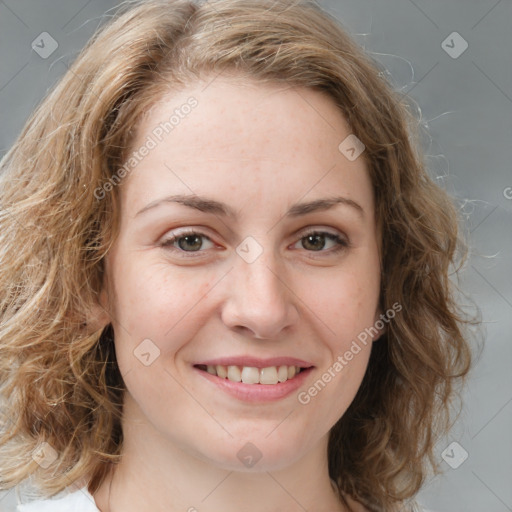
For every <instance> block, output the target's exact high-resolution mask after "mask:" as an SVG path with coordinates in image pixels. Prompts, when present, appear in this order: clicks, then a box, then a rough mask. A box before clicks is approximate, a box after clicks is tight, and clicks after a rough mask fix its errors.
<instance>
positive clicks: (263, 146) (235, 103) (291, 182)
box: [125, 78, 371, 207]
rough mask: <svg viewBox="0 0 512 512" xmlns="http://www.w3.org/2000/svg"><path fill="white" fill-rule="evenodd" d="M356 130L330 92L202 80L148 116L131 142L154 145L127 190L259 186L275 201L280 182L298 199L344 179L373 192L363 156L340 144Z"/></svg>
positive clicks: (358, 190) (139, 194)
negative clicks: (347, 151) (348, 153)
mask: <svg viewBox="0 0 512 512" xmlns="http://www.w3.org/2000/svg"><path fill="white" fill-rule="evenodd" d="M350 135H351V132H350V127H349V126H348V124H347V122H346V120H345V119H344V117H343V116H342V114H341V111H340V110H339V108H338V107H337V106H336V104H335V103H334V101H333V100H332V99H331V98H330V97H329V96H328V95H327V94H324V93H321V92H318V91H315V90H312V89H307V88H300V87H293V86H289V85H281V84H268V83H262V82H256V81H251V80H234V79H227V78H217V79H214V80H213V81H210V82H208V81H206V82H198V83H195V84H191V85H190V86H189V87H187V88H185V89H184V90H180V91H172V92H169V93H168V94H165V95H164V96H163V97H162V98H161V99H160V100H159V101H158V102H157V103H156V104H154V105H153V107H152V108H151V110H150V111H148V112H147V113H146V115H145V116H144V117H143V118H142V120H141V123H140V124H139V126H138V130H137V134H136V138H135V140H134V143H133V146H132V150H133V151H135V152H137V151H139V150H140V149H141V148H143V147H144V146H145V145H146V146H151V149H150V150H149V151H145V153H146V154H145V156H144V158H142V159H139V160H138V161H137V163H136V165H135V166H134V168H133V171H134V172H131V174H130V176H129V180H128V181H129V182H132V184H131V185H128V187H127V190H125V196H126V197H128V198H129V200H130V201H129V202H130V203H131V204H133V205H134V207H142V206H144V204H145V203H147V202H149V201H151V200H154V199H155V198H157V196H158V195H159V194H160V193H161V192H162V191H163V189H164V188H169V189H172V192H175V193H197V194H199V193H204V192H210V191H212V190H215V191H217V193H222V192H227V193H229V192H230V191H231V192H234V191H237V192H238V193H239V194H243V193H244V192H246V193H252V194H253V195H254V194H257V193H259V194H266V197H267V199H268V201H271V199H272V198H276V197H278V196H279V192H280V193H281V196H283V195H284V196H286V195H287V194H289V195H290V196H291V198H290V199H291V200H294V201H295V200H297V199H298V198H299V197H298V195H299V196H304V195H306V194H313V195H314V193H318V194H324V195H325V193H328V192H330V191H331V189H332V188H333V187H334V188H340V187H341V188H342V189H344V190H340V192H345V193H346V194H348V195H351V194H355V195H359V196H365V197H364V200H365V201H366V202H368V201H370V202H371V197H370V196H371V183H370V182H369V177H368V173H367V170H366V165H365V162H364V159H363V158H357V159H356V160H354V161H351V160H349V159H348V158H347V157H346V156H345V155H344V154H343V152H342V151H340V143H342V142H343V141H344V140H346V138H347V137H348V136H350ZM139 153H140V151H139ZM175 189H179V190H175ZM369 194H370V195H369ZM246 195H247V194H246ZM360 199H363V198H361V197H360Z"/></svg>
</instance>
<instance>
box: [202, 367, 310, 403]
mask: <svg viewBox="0 0 512 512" xmlns="http://www.w3.org/2000/svg"><path fill="white" fill-rule="evenodd" d="M194 370H196V371H197V372H199V373H200V374H201V375H202V376H203V377H204V378H205V379H207V380H208V381H209V382H211V383H212V384H214V385H215V386H218V387H219V388H220V389H221V390H222V391H224V392H225V393H227V394H228V395H231V396H233V397H235V398H237V399H238V400H242V401H244V402H274V401H276V400H281V399H282V398H286V397H287V396H288V395H290V394H292V393H293V392H294V391H297V389H298V388H299V387H300V386H301V385H302V384H304V381H305V380H306V379H307V378H308V375H309V374H310V373H311V371H312V370H313V367H310V368H307V369H305V370H302V371H301V372H300V373H299V374H298V375H296V376H295V377H293V379H289V380H286V381H285V382H278V383H277V384H244V383H243V382H233V381H232V380H229V379H221V378H220V377H217V376H216V375H212V374H211V373H208V372H205V371H204V370H200V369H199V368H195V367H194Z"/></svg>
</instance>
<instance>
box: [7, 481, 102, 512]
mask: <svg viewBox="0 0 512 512" xmlns="http://www.w3.org/2000/svg"><path fill="white" fill-rule="evenodd" d="M16 510H17V511H18V512H100V509H99V508H98V507H97V506H96V502H95V501H94V498H93V497H92V495H91V494H90V493H89V491H88V490H87V487H83V488H82V489H80V490H78V491H74V492H71V493H69V494H68V495H67V496H64V497H61V498H58V499H55V498H54V499H49V500H38V501H32V502H31V503H27V504H25V505H18V507H17V508H16Z"/></svg>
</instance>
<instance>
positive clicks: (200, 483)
mask: <svg viewBox="0 0 512 512" xmlns="http://www.w3.org/2000/svg"><path fill="white" fill-rule="evenodd" d="M137 409H138V407H137V406H136V404H135V403H134V402H133V401H131V400H130V399H129V398H128V399H127V400H126V401H125V409H124V419H123V437H124V442H123V457H122V460H121V462H120V463H119V464H118V465H117V466H116V467H115V470H113V471H112V472H111V473H110V475H109V477H108V478H107V479H106V480H105V481H104V482H103V484H102V485H101V486H100V488H99V489H98V491H97V492H96V493H95V494H94V499H95V501H96V504H97V506H98V508H99V509H100V510H101V512H119V511H121V510H122V511H123V512H131V511H139V510H152V511H154V512H160V511H162V512H164V511H165V512H178V511H179V512H185V511H186V512H199V511H200V512H218V511H222V512H235V511H239V510H244V511H246V512H253V511H254V512H256V511H258V512H260V511H261V510H265V511H268V512H273V511H276V512H277V511H281V510H286V511H288V512H299V511H300V512H303V511H304V510H315V511H318V512H334V511H337V512H338V511H339V512H343V511H345V510H346V509H345V508H344V507H343V506H342V505H341V503H340V501H339V498H338V497H337V495H336V493H335V491H334V490H333V488H332V486H331V482H330V479H329V473H328V465H327V440H328V439H327V436H325V438H322V440H321V442H319V443H318V445H317V446H315V447H314V449H312V450H310V451H309V452H307V454H306V455H305V456H304V457H303V458H301V459H300V460H298V461H296V462H295V463H293V464H292V465H291V466H289V467H286V468H284V469H282V468H281V469H279V470H276V471H273V470H267V471H259V472H258V471H254V470H251V471H247V472H237V471H228V470H225V469H222V468H219V467H217V466H215V465H214V464H213V463H212V462H211V461H205V460H202V459H200V458H198V457H197V456H195V455H192V454H190V453H187V452H186V451H184V450H183V449H182V448H181V447H179V446H178V445H177V444H176V443H174V442H172V441H171V440H169V439H168V438H164V437H163V436H162V435H161V434H160V433H159V432H157V431H156V430H155V429H154V428H153V427H152V426H151V425H149V424H148V423H147V421H146V420H145V419H144V418H142V417H141V415H139V414H138V411H137Z"/></svg>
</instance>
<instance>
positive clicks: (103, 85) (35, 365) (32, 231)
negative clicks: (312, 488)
mask: <svg viewBox="0 0 512 512" xmlns="http://www.w3.org/2000/svg"><path fill="white" fill-rule="evenodd" d="M125 7H129V8H128V9H126V8H125ZM219 73H229V74H232V75H233V76H242V77H248V78H252V79H255V80H257V81H261V82H269V83H285V84H291V85H296V86H302V87H307V88H311V89H315V90H318V91H322V92H324V93H326V94H328V95H329V96H330V97H331V98H332V100H333V101H334V102H335V103H336V105H337V107H338V108H339V109H340V111H341V112H342V114H343V115H344V117H345V118H346V120H347V122H348V124H349V126H350V128H351V131H352V132H353V133H354V134H355V135H356V136H357V137H358V138H359V139H360V140H361V141H362V142H363V143H364V145H365V147H366V149H365V152H364V153H363V157H364V158H365V159H366V162H367V165H368V169H369V173H370V176H371V180H372V183H373V187H374V192H375V204H376V218H377V221H378V223H379V225H380V229H381V233H382V241H381V242H382V262H381V266H382V278H381V281H382V286H381V300H380V302H381V304H380V305H381V308H382V311H386V310H388V309H389V308H391V307H392V305H393V304H396V303H398V304H401V305H403V309H402V311H401V312H400V314H398V315H396V317H395V318H394V320H393V321H392V322H390V323H389V325H388V328H387V332H386V333H385V335H384V336H383V337H382V338H381V339H380V340H379V342H378V343H375V344H374V347H373V348H372V354H371V358H370V362H369V367H368V371H367V372H366V375H365V377H364V380H363V382H362V385H361V387H360V389H359V391H358V393H357V396H356V397H355V399H354V401H353V403H352V404H351V405H350V407H349V409H348V410H347V411H346V413H345V414H344V415H343V417H342V418H340V419H339V421H338V422H337V424H336V425H335V426H334V427H333V429H332V431H331V435H330V441H329V472H330V476H331V478H332V479H333V480H334V481H335V482H336V483H337V485H338V487H339V491H340V496H342V493H345V494H347V495H350V496H352V497H353V498H354V499H356V500H357V501H360V502H361V503H363V504H364V505H365V506H367V507H368V508H370V509H371V510H382V509H385V510H392V509H394V507H395V506H397V504H399V503H400V502H402V501H403V500H407V499H408V498H410V497H412V496H414V495H415V494H416V493H417V491H418V490H419V489H420V487H421V485H422V484H423V482H424V480H425V477H426V474H427V463H428V462H429V463H430V465H431V466H432V467H433V468H434V469H435V470H436V471H437V468H436V461H435V459H434V457H433V447H434V444H435V441H436V439H438V437H439V436H440V435H442V434H443V433H445V432H446V431H447V429H448V428H450V426H451V424H450V417H451V413H450V405H451V403H452V401H453V398H454V397H455V396H456V387H455V385H456V384H457V383H459V382H462V381H463V378H464V376H466V374H467V373H468V370H469V368H470V365H471V357H472V356H471V351H470V348H469V344H468V342H467V341H466V339H465V337H464V335H463V331H462V328H463V323H464V319H463V317H462V315H461V314H460V312H459V310H458V308H457V305H456V302H455V300H454V298H453V293H454V292H453V285H452V282H451V281H450V279H449V275H448V274H449V271H450V269H451V268H452V265H453V263H454V261H455V259H456V255H457V251H456V249H457V241H458V227H457V215H456V210H455V208H454V206H453V205H452V202H451V201H450V199H449V198H448V196H447V195H446V193H445V192H444V191H443V190H442V189H440V188H439V187H438V186H437V185H436V184H435V183H434V182H433V181H432V180H431V178H430V177H429V176H428V173H427V171H426V169H425V166H424V163H423V160H422V157H421V152H420V150H419V143H418V142H417V137H416V135H415V126H416V124H417V120H416V119H415V118H414V116H413V115H412V114H411V113H410V110H409V108H408V106H407V104H406V103H405V100H406V98H404V97H401V96H400V95H399V94H398V93H396V92H395V91H393V90H392V88H391V86H390V85H389V84H388V83H387V81H386V79H385V77H384V76H383V73H382V69H381V68H380V67H379V65H378V64H377V63H376V62H374V61H373V59H372V58H371V57H370V56H369V55H367V54H366V53H365V52H364V51H363V50H362V49H361V48H360V47H359V46H358V45H357V44H356V43H355V42H354V41H353V40H352V38H351V37H350V36H349V35H348V34H347V33H346V32H345V31H344V30H343V29H342V28H341V27H340V25H339V23H337V22H336V21H335V20H334V19H332V18H331V17H330V16H329V15H327V14H326V13H324V12H323V11H322V10H320V9H319V8H318V7H317V6H316V5H315V4H314V2H308V1H294V0H278V1H275V0H251V1H250V2H247V1H246V0H218V1H216V2H213V3H208V2H207V3H204V4H198V3H194V2H192V1H188V0H174V1H171V0H150V1H145V2H131V3H128V4H126V5H124V6H123V8H122V9H121V12H120V13H119V14H118V15H117V16H115V17H114V19H113V20H112V21H111V22H109V23H108V24H107V25H106V26H105V27H103V28H102V29H101V30H99V31H98V33H97V34H96V35H95V37H94V38H93V39H92V40H91V41H90V42H89V43H88V44H87V46H86V47H85V49H84V50H83V51H82V53H81V54H80V56H79V57H78V58H77V59H76V61H75V62H74V64H73V66H72V67H71V68H70V70H69V71H68V72H67V73H66V74H65V75H64V77H63V78H62V79H61V80H60V82H59V83H58V85H57V86H56V87H55V88H54V90H53V91H52V92H51V93H50V94H49V95H48V97H47V98H46V99H45V100H44V101H43V102H42V103H41V105H40V106H39V108H38V109H37V110H36V112H35V113H34V114H33V115H32V117H31V118H30V119H29V121H28V122H27V124H26V126H25V128H24V129H23V131H22V133H21V134H20V136H19V138H18V139H17V141H16V142H15V144H14V145H13V147H12V148H11V150H10V151H9V152H8V153H7V155H6V156H5V157H4V158H3V160H2V162H1V167H0V207H1V210H0V289H1V301H0V314H1V327H0V342H1V344H0V351H1V352H0V354H1V359H0V382H1V384H0V394H1V396H2V397H3V398H2V402H3V403H2V408H1V411H0V415H1V416H0V418H1V436H0V459H1V460H2V461H8V463H7V464H5V463H3V464H2V468H1V469H0V484H1V486H2V487H3V488H6V487H11V486H14V485H16V484H18V483H20V482H22V481H23V480H24V479H26V478H27V477H29V476H31V475H32V476H33V477H34V478H35V479H36V480H35V481H36V483H37V485H38V486H39V488H40V489H41V490H42V491H43V492H44V493H45V494H46V495H52V494H55V493H57V492H59V491H62V490H63V489H64V488H65V487H66V486H68V485H69V484H70V483H71V482H75V481H77V480H79V479H83V478H84V477H85V476H87V478H88V485H89V490H90V491H91V492H95V490H96V489H98V487H99V485H100V484H101V483H102V481H103V480H104V478H105V476H106V474H107V471H108V467H109V463H111V462H112V463H115V462H118V461H119V459H120V456H121V449H122V440H123V437H122V429H121V422H120V419H121V413H122V398H123V391H124V384H123V382H122V378H121V376H120V373H119V369H118V367H117V364H116V360H115V354H114V349H113V331H112V328H111V326H107V327H106V328H104V329H102V328H94V326H92V327H91V326H90V325H86V322H87V318H88V313H89V311H91V310H92V309H93V308H94V305H95V304H97V301H98V300H97V298H98V294H99V291H100V289H101V284H102V280H103V271H104V267H103V264H104V259H105V256H106V254H107V253H108V251H109V248H110V246H111V244H112V243H113V241H114V240H115V237H116V233H117V229H118V221H119V218H118V213H119V208H118V202H119V199H118V192H119V191H118V188H119V187H115V186H114V187H109V190H108V193H106V194H104V197H102V198H101V200H100V199H98V198H97V197H96V194H95V193H94V191H95V190H97V189H98V187H103V186H104V184H105V183H106V182H108V181H109V180H112V176H113V175H114V174H115V173H116V171H118V170H119V169H120V168H122V166H123V163H124V162H125V159H126V157H127V155H128V151H129V149H130V143H131V141H132V140H133V136H134V133H135V129H136V126H137V122H138V120H139V119H140V117H141V114H142V113H144V112H145V111H147V109H148V108H150V107H151V105H152V104H154V103H155V102H156V101H157V100H158V99H159V98H160V97H161V96H162V95H163V94H164V93H165V92H167V91H169V89H170V88H176V89H178V88H186V86H187V84H190V83H192V82H193V81H194V80H198V79H200V78H206V77H213V76H215V75H217V74H219ZM41 442H47V443H48V444H49V445H50V446H51V447H53V448H54V449H55V450H56V453H57V454H58V459H57V460H56V461H55V462H54V463H53V464H52V465H51V466H49V467H48V468H47V469H45V468H43V467H39V466H38V464H37V463H36V461H35V460H34V458H33V454H34V451H35V450H36V449H37V448H38V447H39V446H40V445H41Z"/></svg>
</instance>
